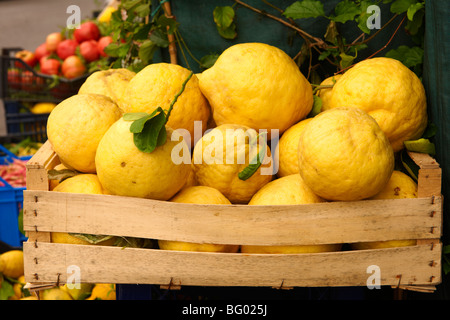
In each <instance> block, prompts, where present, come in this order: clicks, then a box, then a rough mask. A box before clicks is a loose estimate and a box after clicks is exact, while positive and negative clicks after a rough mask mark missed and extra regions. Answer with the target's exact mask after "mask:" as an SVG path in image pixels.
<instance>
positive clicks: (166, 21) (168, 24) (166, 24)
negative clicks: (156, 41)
mask: <svg viewBox="0 0 450 320" xmlns="http://www.w3.org/2000/svg"><path fill="white" fill-rule="evenodd" d="M156 24H157V25H158V26H159V27H160V28H163V29H167V28H168V29H167V33H168V34H173V33H174V32H175V31H176V30H177V28H178V24H179V23H178V22H177V21H176V20H175V19H173V18H168V17H166V16H165V15H161V16H160V17H159V18H158V20H157V21H156Z"/></svg>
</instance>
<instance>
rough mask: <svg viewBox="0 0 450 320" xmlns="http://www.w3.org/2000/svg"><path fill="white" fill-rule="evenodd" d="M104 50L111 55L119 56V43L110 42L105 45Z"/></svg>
mask: <svg viewBox="0 0 450 320" xmlns="http://www.w3.org/2000/svg"><path fill="white" fill-rule="evenodd" d="M104 51H105V53H106V54H107V55H108V56H110V57H114V58H115V57H118V56H119V53H118V51H119V45H118V44H117V43H110V44H108V45H107V46H106V47H105V49H104Z"/></svg>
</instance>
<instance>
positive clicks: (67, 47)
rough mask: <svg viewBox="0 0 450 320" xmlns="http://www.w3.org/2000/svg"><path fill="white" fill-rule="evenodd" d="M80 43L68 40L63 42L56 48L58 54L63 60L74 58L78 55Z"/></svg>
mask: <svg viewBox="0 0 450 320" xmlns="http://www.w3.org/2000/svg"><path fill="white" fill-rule="evenodd" d="M77 47H78V42H76V41H75V40H73V39H66V40H63V41H61V42H60V43H59V44H58V46H57V47H56V54H57V55H58V57H60V58H61V59H62V60H64V59H66V58H67V57H70V56H73V55H74V54H75V53H76V50H77Z"/></svg>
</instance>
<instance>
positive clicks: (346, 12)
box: [331, 0, 361, 23]
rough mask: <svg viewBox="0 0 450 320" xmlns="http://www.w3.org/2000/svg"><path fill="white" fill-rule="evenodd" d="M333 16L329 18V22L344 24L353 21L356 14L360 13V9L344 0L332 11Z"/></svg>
mask: <svg viewBox="0 0 450 320" xmlns="http://www.w3.org/2000/svg"><path fill="white" fill-rule="evenodd" d="M334 13H335V16H334V17H331V20H333V21H335V22H340V23H345V22H347V21H350V20H353V19H354V18H355V17H356V16H357V15H358V14H360V13H361V9H360V8H358V5H357V4H356V3H355V2H354V1H349V0H344V1H341V2H339V3H338V4H337V5H336V8H335V9H334Z"/></svg>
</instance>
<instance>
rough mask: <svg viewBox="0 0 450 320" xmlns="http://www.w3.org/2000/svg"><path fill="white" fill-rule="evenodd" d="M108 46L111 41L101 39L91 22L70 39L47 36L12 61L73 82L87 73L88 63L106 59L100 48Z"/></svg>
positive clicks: (61, 36)
mask: <svg viewBox="0 0 450 320" xmlns="http://www.w3.org/2000/svg"><path fill="white" fill-rule="evenodd" d="M111 42H112V38H111V37H110V36H103V35H102V34H101V32H100V30H99V28H98V26H97V24H96V23H95V22H93V21H87V22H84V23H82V24H81V25H80V27H79V28H78V29H75V30H74V32H73V36H71V37H70V38H66V37H65V36H64V35H63V33H62V32H54V33H51V34H49V35H48V36H47V37H46V40H45V42H44V43H42V44H41V45H40V46H38V47H37V48H36V50H35V51H34V52H32V51H29V50H22V51H19V52H17V53H16V55H15V57H16V58H20V59H21V60H23V61H24V62H25V63H26V64H28V65H29V66H30V67H32V68H34V69H35V70H36V71H37V72H40V73H43V74H46V75H57V76H62V77H65V78H67V79H73V78H77V77H80V76H82V75H83V74H85V73H87V71H88V64H89V63H91V62H94V61H97V60H99V59H101V58H103V57H106V54H105V52H104V48H105V47H106V46H107V45H109V44H110V43H111ZM18 67H19V68H20V66H18Z"/></svg>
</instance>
